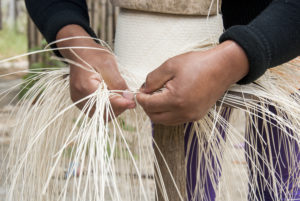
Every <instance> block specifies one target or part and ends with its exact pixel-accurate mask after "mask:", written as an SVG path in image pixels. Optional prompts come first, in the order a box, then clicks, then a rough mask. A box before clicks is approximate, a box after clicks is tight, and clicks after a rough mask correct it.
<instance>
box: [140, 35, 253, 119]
mask: <svg viewBox="0 0 300 201" xmlns="http://www.w3.org/2000/svg"><path fill="white" fill-rule="evenodd" d="M248 70H249V64H248V59H247V57H246V54H245V52H244V51H243V49H242V48H241V47H240V46H239V45H238V44H237V43H235V42H233V41H225V42H223V43H222V44H220V45H218V46H217V47H215V48H213V49H211V50H208V51H203V52H188V53H185V54H182V55H179V56H176V57H173V58H171V59H169V60H167V61H166V62H165V63H164V64H162V65H161V66H160V67H158V68H157V69H156V70H154V71H152V72H151V73H150V74H148V76H147V79H146V82H145V84H144V85H143V87H142V88H141V89H140V91H141V93H140V94H138V95H137V101H138V103H139V104H140V105H141V106H142V107H143V108H144V110H145V112H146V113H147V115H148V116H149V117H150V119H151V120H152V122H154V123H160V124H164V125H177V124H181V123H185V122H191V121H196V120H199V119H200V118H202V117H203V116H204V115H205V114H206V113H207V111H208V110H209V108H211V107H212V106H213V105H214V104H215V103H216V101H217V100H218V99H219V98H220V97H221V96H222V95H223V94H224V92H225V91H226V90H227V89H228V88H229V87H230V86H231V85H232V84H234V83H236V82H237V81H239V80H240V79H241V78H243V77H244V76H245V75H246V74H247V73H248ZM163 87H164V89H163V90H162V92H158V93H153V92H155V91H157V90H158V89H161V88H163Z"/></svg>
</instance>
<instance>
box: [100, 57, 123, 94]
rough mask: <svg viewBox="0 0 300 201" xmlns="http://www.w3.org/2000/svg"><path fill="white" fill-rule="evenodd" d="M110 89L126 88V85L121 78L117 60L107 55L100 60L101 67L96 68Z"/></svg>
mask: <svg viewBox="0 0 300 201" xmlns="http://www.w3.org/2000/svg"><path fill="white" fill-rule="evenodd" d="M96 70H98V71H99V73H100V74H101V76H102V78H103V80H104V81H105V83H106V84H107V86H108V88H109V89H110V90H126V89H128V86H127V84H126V82H125V80H124V79H123V78H122V76H121V74H120V72H119V70H118V65H117V62H116V61H115V59H114V58H111V57H108V58H106V59H105V61H102V62H101V69H96Z"/></svg>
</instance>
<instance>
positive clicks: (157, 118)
mask: <svg viewBox="0 0 300 201" xmlns="http://www.w3.org/2000/svg"><path fill="white" fill-rule="evenodd" d="M148 116H149V118H150V119H151V121H152V122H153V123H155V124H162V125H166V126H174V125H179V124H182V123H184V120H183V119H182V118H181V117H180V116H178V114H175V113H174V112H162V113H149V114H148Z"/></svg>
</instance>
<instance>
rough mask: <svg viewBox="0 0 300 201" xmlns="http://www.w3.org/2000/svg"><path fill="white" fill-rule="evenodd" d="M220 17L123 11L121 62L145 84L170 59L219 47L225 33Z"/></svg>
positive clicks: (117, 47)
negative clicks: (196, 50) (197, 50)
mask: <svg viewBox="0 0 300 201" xmlns="http://www.w3.org/2000/svg"><path fill="white" fill-rule="evenodd" d="M222 30H223V26H222V18H221V16H220V15H217V16H210V17H203V16H184V15H171V14H158V13H150V12H138V11H133V10H125V9H123V10H121V12H120V15H119V19H118V23H117V31H116V38H115V53H116V55H117V57H118V61H119V63H121V64H122V66H123V67H124V68H125V69H126V70H128V71H130V72H131V73H133V74H134V76H135V77H136V78H138V79H139V82H140V84H141V83H142V82H144V81H145V78H146V76H147V74H148V73H149V72H151V71H152V70H154V69H155V68H157V67H158V66H160V65H161V64H162V63H163V62H165V61H166V60H167V59H168V58H170V57H173V56H176V55H178V54H180V53H183V52H186V51H188V50H192V49H195V47H197V46H198V47H199V46H201V47H204V46H206V48H207V46H210V45H211V44H215V43H217V41H218V38H219V36H220V34H221V33H222Z"/></svg>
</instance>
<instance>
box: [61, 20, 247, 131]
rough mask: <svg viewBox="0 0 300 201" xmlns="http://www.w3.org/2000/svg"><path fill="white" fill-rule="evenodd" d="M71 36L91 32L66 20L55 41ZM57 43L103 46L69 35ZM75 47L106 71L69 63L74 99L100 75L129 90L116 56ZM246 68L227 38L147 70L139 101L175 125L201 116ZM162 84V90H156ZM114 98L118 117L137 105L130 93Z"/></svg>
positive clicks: (159, 120) (160, 119) (93, 86)
mask: <svg viewBox="0 0 300 201" xmlns="http://www.w3.org/2000/svg"><path fill="white" fill-rule="evenodd" d="M73 36H88V34H87V33H86V31H85V30H84V29H83V28H81V27H80V26H78V25H68V26H65V27H63V28H62V29H61V30H60V31H59V32H58V34H57V40H59V39H62V38H67V37H73ZM57 46H58V47H72V46H87V47H100V48H103V47H101V46H100V45H99V44H97V43H95V42H94V41H93V40H91V39H74V40H69V41H66V42H62V43H59V44H58V45H57ZM74 51H75V52H76V54H78V55H79V56H80V57H81V58H82V59H83V60H85V61H87V62H88V63H89V64H90V65H91V66H92V67H93V68H94V69H95V70H96V71H97V72H99V73H100V74H101V75H102V78H101V77H100V76H99V74H95V73H91V72H88V71H86V70H84V69H81V68H78V67H75V66H73V65H71V67H70V68H71V69H70V93H71V98H72V100H73V101H74V102H75V101H78V100H80V99H82V98H84V97H86V96H87V95H89V94H91V93H92V92H94V91H95V90H96V89H97V87H98V85H99V83H100V82H101V81H102V79H103V80H104V81H105V82H106V83H107V85H108V87H109V89H115V90H126V89H128V86H127V84H126V82H125V81H124V79H123V78H122V76H121V75H120V72H119V71H118V68H117V63H116V60H115V58H114V56H113V55H111V54H109V53H107V52H105V51H97V50H86V49H84V50H78V49H77V50H74ZM60 52H61V54H62V55H63V56H64V57H65V58H68V59H72V60H73V61H76V62H79V63H81V64H83V65H85V64H84V63H83V62H82V61H80V60H79V59H78V58H77V57H76V56H75V55H74V54H73V53H72V52H71V51H69V50H60ZM248 71H249V64H248V59H247V56H246V54H245V52H244V51H243V49H242V48H241V47H240V46H239V45H238V44H237V43H235V42H234V41H225V42H223V43H222V44H220V45H218V46H216V47H214V48H212V49H210V50H207V51H203V52H200V51H197V52H188V53H185V54H182V55H178V56H176V57H173V58H171V59H169V60H167V61H166V62H165V63H163V64H162V65H161V66H160V67H158V68H157V69H155V70H154V71H152V72H151V73H149V74H148V76H147V79H146V82H145V84H144V85H143V87H142V88H141V89H140V92H141V93H139V94H138V95H137V101H138V103H139V104H140V105H141V106H142V107H143V108H144V110H145V112H146V113H147V115H148V116H149V117H150V119H151V120H152V121H153V122H154V123H159V124H164V125H177V124H181V123H185V122H190V121H195V120H199V119H201V118H202V117H203V116H204V115H205V114H206V113H207V111H208V109H209V108H211V107H212V106H213V105H214V104H215V103H216V101H217V100H218V99H219V98H220V97H221V96H222V95H223V94H224V93H225V91H226V90H227V89H228V88H229V87H230V86H231V85H232V84H234V83H236V82H237V81H239V80H240V79H242V78H243V77H244V76H245V75H247V73H248ZM163 87H165V88H164V90H163V91H162V92H160V93H153V92H155V91H157V90H158V89H161V88H163ZM110 102H111V104H112V107H113V110H114V112H115V114H116V116H117V115H119V114H121V113H122V112H124V111H125V110H126V109H132V108H134V107H135V106H136V104H135V102H134V100H133V97H132V96H130V95H128V94H127V95H126V94H125V95H123V96H112V97H111V98H110ZM84 104H85V102H82V103H80V104H78V107H79V108H80V109H82V108H83V106H84Z"/></svg>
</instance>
